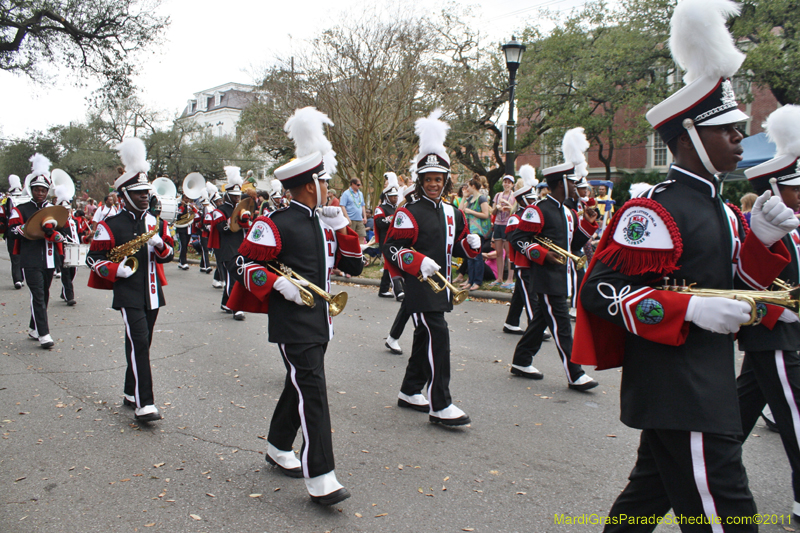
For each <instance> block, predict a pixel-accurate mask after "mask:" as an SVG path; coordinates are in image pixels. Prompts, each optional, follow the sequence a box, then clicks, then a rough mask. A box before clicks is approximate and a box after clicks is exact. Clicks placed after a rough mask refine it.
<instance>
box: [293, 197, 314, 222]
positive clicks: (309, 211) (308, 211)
mask: <svg viewBox="0 0 800 533" xmlns="http://www.w3.org/2000/svg"><path fill="white" fill-rule="evenodd" d="M289 205H290V206H292V205H294V206H296V207H297V208H300V209H301V210H302V211H304V212H305V214H306V216H308V217H309V218H311V217H313V216H314V213H315V212H316V210H315V209H311V208H310V207H308V206H307V205H306V204H301V203H300V202H298V201H297V200H291V201H290V202H289Z"/></svg>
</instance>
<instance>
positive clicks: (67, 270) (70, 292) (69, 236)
mask: <svg viewBox="0 0 800 533" xmlns="http://www.w3.org/2000/svg"><path fill="white" fill-rule="evenodd" d="M56 199H57V204H58V205H60V206H63V207H65V208H66V209H72V205H71V204H72V198H66V197H61V196H60V195H59V187H56ZM59 232H60V233H61V235H62V236H63V237H64V243H65V244H80V243H81V242H83V241H82V236H81V234H80V233H79V232H78V224H77V222H76V221H75V218H74V217H73V214H72V213H70V216H69V218H68V219H67V223H66V224H64V227H62V228H61V229H60V230H59ZM64 259H65V255H64V254H61V255H59V256H57V258H56V260H57V263H58V265H59V267H60V268H61V299H62V300H64V301H65V302H67V305H69V306H73V305H75V303H76V302H75V286H74V281H75V276H76V275H77V274H78V267H74V266H73V267H70V266H65V265H64Z"/></svg>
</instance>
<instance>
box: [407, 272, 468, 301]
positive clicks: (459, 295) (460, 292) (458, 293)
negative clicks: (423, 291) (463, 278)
mask: <svg viewBox="0 0 800 533" xmlns="http://www.w3.org/2000/svg"><path fill="white" fill-rule="evenodd" d="M436 275H437V276H438V277H439V279H440V280H441V281H442V284H441V285H439V284H438V283H436V281H434V279H433V276H428V279H427V281H428V285H430V286H431V289H433V292H435V293H440V292H442V291H443V290H445V289H450V290H451V291H452V292H453V305H458V304H460V303H461V302H463V301H464V300H466V299H467V296H469V291H468V290H466V289H459V288H458V287H456V286H455V285H453V284H452V283H450V282H449V281H448V280H447V278H446V277H444V276H443V275H442V273H441V272H439V271H438V270H437V271H436ZM417 278H418V279H419V280H420V281H422V282H425V281H426V280H424V279H422V274H420V275H419V276H417Z"/></svg>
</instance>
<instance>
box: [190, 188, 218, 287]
mask: <svg viewBox="0 0 800 533" xmlns="http://www.w3.org/2000/svg"><path fill="white" fill-rule="evenodd" d="M209 185H211V186H212V187H213V184H211V183H206V190H205V192H204V193H203V195H202V196H201V197H200V208H199V209H198V210H197V213H196V214H195V217H194V222H192V233H193V234H195V235H197V236H198V237H199V240H200V250H199V255H200V272H201V273H203V274H210V273H211V270H212V268H211V263H209V261H208V230H209V226H210V225H209V224H207V223H206V217H209V216H210V215H211V212H212V208H211V194H210V191H209V187H208V186H209ZM214 189H216V187H214Z"/></svg>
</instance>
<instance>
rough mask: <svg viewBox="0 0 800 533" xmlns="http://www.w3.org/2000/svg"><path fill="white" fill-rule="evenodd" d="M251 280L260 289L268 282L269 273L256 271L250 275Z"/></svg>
mask: <svg viewBox="0 0 800 533" xmlns="http://www.w3.org/2000/svg"><path fill="white" fill-rule="evenodd" d="M250 279H251V280H252V281H253V283H255V284H256V285H257V286H258V287H261V286H263V285H264V284H265V283H266V282H267V273H266V272H264V271H263V270H256V271H255V272H253V273H252V274H251V275H250Z"/></svg>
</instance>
